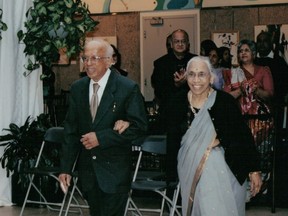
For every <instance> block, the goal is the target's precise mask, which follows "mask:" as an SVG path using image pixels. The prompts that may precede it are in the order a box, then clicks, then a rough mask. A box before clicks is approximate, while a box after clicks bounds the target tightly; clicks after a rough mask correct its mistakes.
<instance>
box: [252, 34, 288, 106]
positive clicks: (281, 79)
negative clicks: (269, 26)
mask: <svg viewBox="0 0 288 216" xmlns="http://www.w3.org/2000/svg"><path fill="white" fill-rule="evenodd" d="M255 64H257V65H261V66H268V67H269V68H270V70H271V73H272V77H273V80H274V90H275V93H274V97H273V101H274V102H275V103H276V104H278V105H280V104H283V103H284V101H285V96H286V95H287V94H288V65H287V63H286V61H285V60H284V58H282V57H281V56H279V54H274V51H273V39H272V34H271V33H269V32H261V33H260V34H259V35H258V36H257V58H256V59H255Z"/></svg>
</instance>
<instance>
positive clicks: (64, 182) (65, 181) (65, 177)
mask: <svg viewBox="0 0 288 216" xmlns="http://www.w3.org/2000/svg"><path fill="white" fill-rule="evenodd" d="M58 180H59V182H60V187H61V189H62V191H63V193H65V194H66V193H67V191H68V187H69V186H70V182H71V176H70V175H69V174H65V173H62V174H60V175H59V176H58Z"/></svg>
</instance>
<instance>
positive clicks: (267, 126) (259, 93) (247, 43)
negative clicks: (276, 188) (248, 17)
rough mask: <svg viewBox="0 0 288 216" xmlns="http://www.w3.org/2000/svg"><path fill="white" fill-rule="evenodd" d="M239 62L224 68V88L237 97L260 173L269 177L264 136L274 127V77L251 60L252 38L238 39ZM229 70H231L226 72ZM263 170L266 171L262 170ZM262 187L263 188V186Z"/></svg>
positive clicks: (264, 177) (254, 46) (252, 54)
mask: <svg viewBox="0 0 288 216" xmlns="http://www.w3.org/2000/svg"><path fill="white" fill-rule="evenodd" d="M237 53H238V61H239V64H240V66H239V67H238V68H233V69H231V70H230V71H229V70H224V71H223V77H224V80H225V84H224V86H225V87H224V89H225V91H227V92H229V93H230V94H231V95H233V97H234V98H236V99H237V101H238V104H239V107H240V108H241V112H242V115H243V116H244V117H245V119H246V121H247V124H248V126H249V127H250V130H251V133H252V135H253V138H254V143H255V146H256V147H257V150H258V151H259V153H261V154H260V156H261V158H260V159H261V169H262V170H263V172H262V177H263V180H264V181H265V182H268V181H269V178H270V177H269V176H270V174H269V168H268V167H267V165H266V164H267V163H269V162H268V161H267V155H271V154H272V152H271V150H270V149H271V148H269V147H267V148H263V147H262V146H263V145H265V146H269V145H271V143H268V141H267V138H266V137H267V136H268V134H269V133H270V131H271V130H272V129H273V127H274V120H273V118H269V116H270V115H272V110H273V109H272V106H271V101H272V97H273V94H274V88H273V79H272V75H271V71H270V69H269V67H263V66H258V65H256V64H255V63H254V59H255V57H256V44H255V42H254V41H251V40H246V39H244V40H241V41H240V42H239V44H238V47H237ZM229 72H230V74H229ZM264 170H265V171H264ZM263 190H264V188H263Z"/></svg>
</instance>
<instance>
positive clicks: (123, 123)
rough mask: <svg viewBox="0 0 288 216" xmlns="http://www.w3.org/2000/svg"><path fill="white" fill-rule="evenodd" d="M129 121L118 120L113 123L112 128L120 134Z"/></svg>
mask: <svg viewBox="0 0 288 216" xmlns="http://www.w3.org/2000/svg"><path fill="white" fill-rule="evenodd" d="M129 125H130V123H129V122H128V121H123V120H118V121H116V122H115V124H114V128H113V130H115V131H118V133H119V134H122V133H123V132H124V131H125V130H126V129H127V128H128V127H129Z"/></svg>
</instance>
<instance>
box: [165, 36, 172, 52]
mask: <svg viewBox="0 0 288 216" xmlns="http://www.w3.org/2000/svg"><path fill="white" fill-rule="evenodd" d="M171 43H172V34H169V35H168V36H167V38H166V49H167V53H171V52H173V49H172V47H171Z"/></svg>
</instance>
